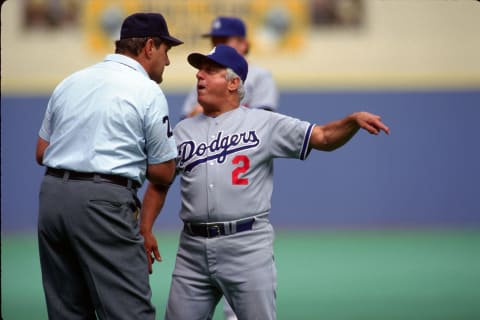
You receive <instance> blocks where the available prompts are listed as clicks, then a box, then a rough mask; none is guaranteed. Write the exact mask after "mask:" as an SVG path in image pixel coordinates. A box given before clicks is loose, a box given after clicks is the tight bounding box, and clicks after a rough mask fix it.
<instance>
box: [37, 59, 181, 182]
mask: <svg viewBox="0 0 480 320" xmlns="http://www.w3.org/2000/svg"><path fill="white" fill-rule="evenodd" d="M39 136H40V137H41V138H42V139H44V140H47V141H49V146H48V148H47V149H46V150H45V154H44V158H43V164H44V165H45V166H48V167H52V168H60V169H68V170H74V171H80V172H96V173H106V174H114V175H119V176H123V177H127V178H130V179H133V180H135V181H138V182H139V183H140V184H143V182H144V181H145V175H146V169H147V164H157V163H162V162H165V161H168V160H171V159H173V158H175V157H176V156H177V151H176V146H175V140H174V138H173V136H172V133H171V128H170V122H169V118H168V104H167V100H166V98H165V95H164V94H163V92H162V90H161V89H160V87H159V86H158V84H157V83H156V82H155V81H153V80H151V79H150V78H149V77H148V74H147V72H146V71H145V69H144V68H143V67H142V66H141V65H140V63H138V62H137V61H136V60H134V59H132V58H129V57H127V56H125V55H121V54H110V55H107V56H106V58H105V60H104V61H103V62H100V63H98V64H95V65H93V66H90V67H88V68H86V69H83V70H80V71H78V72H76V73H74V74H72V75H70V76H69V77H67V78H66V79H65V80H63V81H62V82H61V83H60V84H59V85H58V86H57V87H56V88H55V90H54V92H53V94H52V96H51V98H50V100H49V102H48V106H47V110H46V112H45V117H44V120H43V122H42V126H41V128H40V131H39Z"/></svg>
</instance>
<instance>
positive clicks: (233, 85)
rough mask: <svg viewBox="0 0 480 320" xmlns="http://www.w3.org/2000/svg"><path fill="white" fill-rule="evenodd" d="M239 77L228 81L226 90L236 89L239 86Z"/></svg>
mask: <svg viewBox="0 0 480 320" xmlns="http://www.w3.org/2000/svg"><path fill="white" fill-rule="evenodd" d="M240 81H242V80H240V77H235V78H233V79H232V80H230V81H228V86H227V87H228V91H237V90H238V87H239V86H240Z"/></svg>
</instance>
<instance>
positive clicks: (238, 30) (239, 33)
mask: <svg viewBox="0 0 480 320" xmlns="http://www.w3.org/2000/svg"><path fill="white" fill-rule="evenodd" d="M246 35H247V28H246V27H245V23H243V21H242V20H241V19H239V18H236V17H217V18H216V19H215V20H213V22H212V27H211V30H210V32H209V33H205V34H203V35H202V37H245V36H246Z"/></svg>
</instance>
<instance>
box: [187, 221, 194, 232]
mask: <svg viewBox="0 0 480 320" xmlns="http://www.w3.org/2000/svg"><path fill="white" fill-rule="evenodd" d="M185 225H186V226H187V229H188V232H189V233H190V234H193V231H192V225H191V224H190V223H189V222H187V223H185Z"/></svg>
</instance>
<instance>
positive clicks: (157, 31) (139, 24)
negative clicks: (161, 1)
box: [120, 12, 183, 46]
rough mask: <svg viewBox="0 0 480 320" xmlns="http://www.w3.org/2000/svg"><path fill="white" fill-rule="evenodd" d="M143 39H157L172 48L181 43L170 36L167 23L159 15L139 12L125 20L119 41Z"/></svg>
mask: <svg viewBox="0 0 480 320" xmlns="http://www.w3.org/2000/svg"><path fill="white" fill-rule="evenodd" d="M143 37H159V38H161V39H163V40H166V41H167V42H168V43H169V44H170V45H172V46H178V45H179V44H182V43H183V41H181V40H178V39H177V38H174V37H172V36H171V35H170V33H169V32H168V27H167V22H166V21H165V18H164V17H163V16H162V15H161V14H160V13H143V12H139V13H134V14H132V15H130V16H128V17H127V18H125V20H124V21H123V23H122V29H121V30H120V39H128V38H143Z"/></svg>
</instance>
